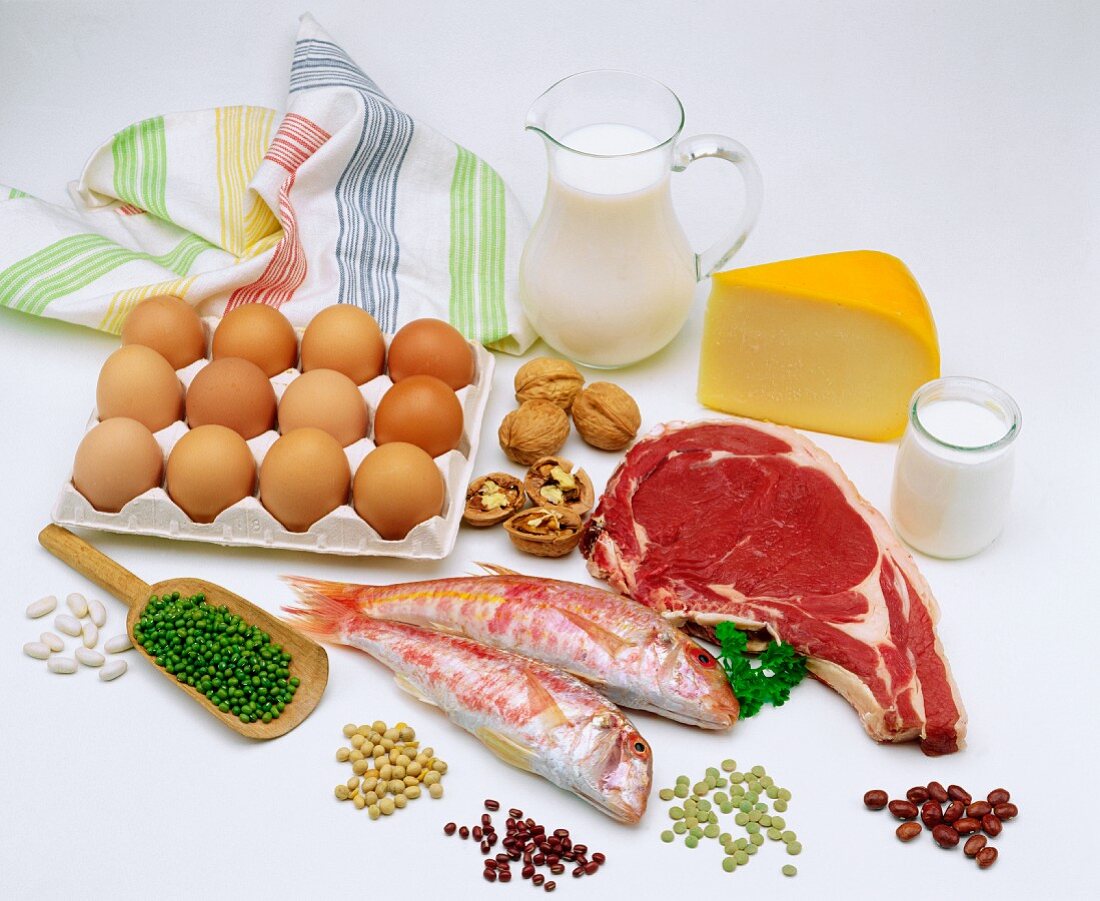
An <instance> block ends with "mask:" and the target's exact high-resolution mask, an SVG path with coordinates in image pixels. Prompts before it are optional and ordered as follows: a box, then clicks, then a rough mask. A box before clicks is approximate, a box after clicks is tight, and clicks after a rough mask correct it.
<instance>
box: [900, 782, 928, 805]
mask: <svg viewBox="0 0 1100 901" xmlns="http://www.w3.org/2000/svg"><path fill="white" fill-rule="evenodd" d="M905 797H907V798H908V799H909V800H910V801H912V802H913V803H914V804H923V803H924V802H925V801H927V800H928V789H927V788H925V787H924V786H923V785H914V786H913V787H912V788H911V789H909V791H907V792H906V793H905Z"/></svg>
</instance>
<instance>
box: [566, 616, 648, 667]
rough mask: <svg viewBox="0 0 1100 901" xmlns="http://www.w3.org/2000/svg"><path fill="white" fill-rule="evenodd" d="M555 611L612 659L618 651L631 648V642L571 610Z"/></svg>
mask: <svg viewBox="0 0 1100 901" xmlns="http://www.w3.org/2000/svg"><path fill="white" fill-rule="evenodd" d="M556 609H557V610H558V612H559V613H560V614H561V615H562V616H564V617H565V618H566V619H567V620H569V622H571V623H572V624H573V625H574V626H576V627H577V628H578V629H580V630H581V631H582V632H584V633H585V634H586V635H587V636H588V637H589V638H591V639H592V640H593V641H594V642H595V643H596V644H598V645H599V646H600V647H601V648H603V649H604V650H605V651H607V653H608V654H609V655H611V656H612V657H615V656H617V655H618V653H619V651H621V650H622V649H623V648H628V647H632V646H633V644H632V642H629V641H627V640H626V639H625V638H620V637H619V636H618V635H616V634H615V633H614V632H609V631H608V630H607V629H605V628H604V627H603V626H598V625H596V623H594V622H592V620H590V619H585V618H584V617H583V616H581V615H580V614H579V613H574V612H573V611H572V610H566V609H564V608H561V607H559V608H556Z"/></svg>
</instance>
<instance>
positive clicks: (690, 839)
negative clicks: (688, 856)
mask: <svg viewBox="0 0 1100 901" xmlns="http://www.w3.org/2000/svg"><path fill="white" fill-rule="evenodd" d="M684 844H685V845H687V846H688V847H689V848H698V847H699V839H697V838H696V837H695V836H694V835H688V836H687V837H686V838H685V839H684Z"/></svg>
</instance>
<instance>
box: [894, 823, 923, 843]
mask: <svg viewBox="0 0 1100 901" xmlns="http://www.w3.org/2000/svg"><path fill="white" fill-rule="evenodd" d="M920 833H921V825H920V823H902V824H901V825H900V826H898V828H897V829H896V830H894V834H895V835H896V836H897V837H898V838H899V839H900V840H901V841H903V842H911V841H912V840H913V839H915V838H916V837H917V836H918V835H920Z"/></svg>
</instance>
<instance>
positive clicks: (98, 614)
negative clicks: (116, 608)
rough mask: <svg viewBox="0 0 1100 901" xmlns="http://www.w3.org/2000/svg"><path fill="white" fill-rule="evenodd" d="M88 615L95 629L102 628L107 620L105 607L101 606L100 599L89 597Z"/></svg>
mask: <svg viewBox="0 0 1100 901" xmlns="http://www.w3.org/2000/svg"><path fill="white" fill-rule="evenodd" d="M88 616H90V617H91V618H92V622H93V623H95V626H96V628H97V629H102V628H103V626H104V625H105V624H106V622H107V608H106V607H104V606H103V602H102V601H97V600H96V599H95V598H89V599H88Z"/></svg>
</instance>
